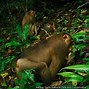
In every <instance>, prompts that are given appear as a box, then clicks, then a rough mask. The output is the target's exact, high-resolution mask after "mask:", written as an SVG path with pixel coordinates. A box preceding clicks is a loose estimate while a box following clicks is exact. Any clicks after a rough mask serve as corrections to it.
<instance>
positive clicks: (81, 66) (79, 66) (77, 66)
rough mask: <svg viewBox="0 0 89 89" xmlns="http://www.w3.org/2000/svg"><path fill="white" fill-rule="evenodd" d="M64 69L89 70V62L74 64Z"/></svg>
mask: <svg viewBox="0 0 89 89" xmlns="http://www.w3.org/2000/svg"><path fill="white" fill-rule="evenodd" d="M63 69H72V70H76V71H85V72H86V71H87V72H89V65H87V64H79V65H72V66H68V67H64V68H63Z"/></svg>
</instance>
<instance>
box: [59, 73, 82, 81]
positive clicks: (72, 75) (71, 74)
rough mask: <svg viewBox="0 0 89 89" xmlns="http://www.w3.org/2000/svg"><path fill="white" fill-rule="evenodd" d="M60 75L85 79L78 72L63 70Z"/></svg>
mask: <svg viewBox="0 0 89 89" xmlns="http://www.w3.org/2000/svg"><path fill="white" fill-rule="evenodd" d="M58 75H61V76H63V77H69V78H73V79H76V78H77V79H78V80H79V81H81V80H83V77H82V76H80V75H78V74H75V73H73V72H62V73H58Z"/></svg>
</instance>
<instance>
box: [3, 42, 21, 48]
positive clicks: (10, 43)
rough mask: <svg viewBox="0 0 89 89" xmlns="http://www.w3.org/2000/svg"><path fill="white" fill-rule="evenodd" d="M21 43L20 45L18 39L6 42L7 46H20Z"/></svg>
mask: <svg viewBox="0 0 89 89" xmlns="http://www.w3.org/2000/svg"><path fill="white" fill-rule="evenodd" d="M19 45H20V43H19V42H18V41H16V40H12V41H10V42H8V43H6V44H5V47H9V46H19Z"/></svg>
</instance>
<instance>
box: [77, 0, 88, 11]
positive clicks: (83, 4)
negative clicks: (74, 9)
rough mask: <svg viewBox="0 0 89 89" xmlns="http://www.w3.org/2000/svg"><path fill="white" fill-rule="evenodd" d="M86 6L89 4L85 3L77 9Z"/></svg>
mask: <svg viewBox="0 0 89 89" xmlns="http://www.w3.org/2000/svg"><path fill="white" fill-rule="evenodd" d="M87 4H89V2H86V3H84V4H83V5H81V6H79V7H78V9H79V8H81V7H83V6H85V5H87Z"/></svg>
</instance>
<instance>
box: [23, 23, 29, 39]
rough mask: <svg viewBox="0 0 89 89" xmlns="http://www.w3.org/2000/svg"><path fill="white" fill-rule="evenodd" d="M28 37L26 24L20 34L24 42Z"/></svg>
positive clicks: (27, 25)
mask: <svg viewBox="0 0 89 89" xmlns="http://www.w3.org/2000/svg"><path fill="white" fill-rule="evenodd" d="M28 35H29V24H26V25H25V26H24V28H23V33H22V37H23V39H24V40H26V39H27V37H28Z"/></svg>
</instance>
